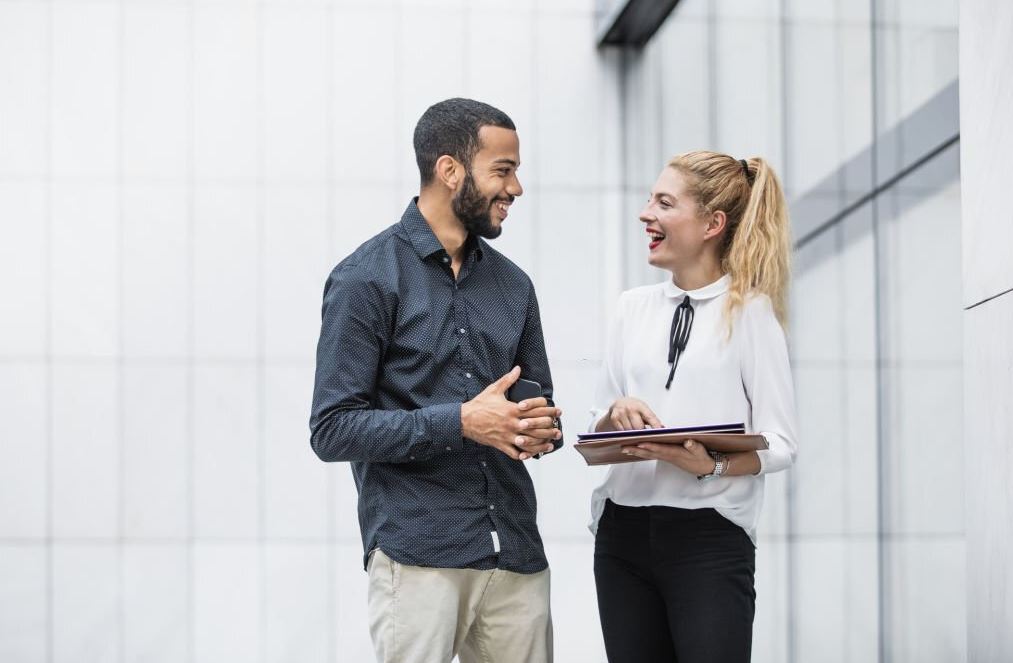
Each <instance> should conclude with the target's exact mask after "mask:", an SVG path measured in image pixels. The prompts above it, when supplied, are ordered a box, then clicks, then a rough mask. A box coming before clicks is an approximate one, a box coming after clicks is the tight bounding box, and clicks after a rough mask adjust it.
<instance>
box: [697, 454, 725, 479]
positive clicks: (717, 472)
mask: <svg viewBox="0 0 1013 663" xmlns="http://www.w3.org/2000/svg"><path fill="white" fill-rule="evenodd" d="M711 458H713V459H714V471H713V472H711V473H710V474H701V475H699V476H697V480H698V481H710V480H711V479H717V478H718V477H719V476H721V475H722V474H724V473H725V470H726V469H728V456H726V455H724V454H721V453H713V454H711Z"/></svg>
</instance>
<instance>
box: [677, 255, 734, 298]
mask: <svg viewBox="0 0 1013 663" xmlns="http://www.w3.org/2000/svg"><path fill="white" fill-rule="evenodd" d="M722 276H724V272H723V271H721V265H720V264H718V263H717V262H711V261H705V262H699V263H697V264H695V265H691V266H689V267H684V268H681V269H679V270H678V271H676V270H673V271H672V283H674V284H675V285H676V286H678V287H679V289H680V290H687V291H688V290H699V289H700V288H703V287H704V286H708V285H710V284H711V283H714V282H715V281H717V280H718V279H720V278H721V277H722Z"/></svg>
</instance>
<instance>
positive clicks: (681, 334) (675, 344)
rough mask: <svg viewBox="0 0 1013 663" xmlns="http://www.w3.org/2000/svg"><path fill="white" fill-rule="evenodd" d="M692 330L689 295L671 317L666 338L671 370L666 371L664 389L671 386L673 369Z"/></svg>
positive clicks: (691, 309)
mask: <svg viewBox="0 0 1013 663" xmlns="http://www.w3.org/2000/svg"><path fill="white" fill-rule="evenodd" d="M692 328H693V305H692V304H690V303H689V295H686V298H685V299H683V300H682V303H681V304H679V306H678V308H676V309H675V315H673V316H672V331H671V332H670V334H669V338H668V363H669V364H670V365H671V366H672V368H671V369H670V370H669V371H668V382H666V383H665V389H669V388H670V387H671V386H672V378H673V377H674V376H675V367H676V366H678V365H679V357H681V356H682V353H683V351H685V350H686V343H688V342H689V330H690V329H692Z"/></svg>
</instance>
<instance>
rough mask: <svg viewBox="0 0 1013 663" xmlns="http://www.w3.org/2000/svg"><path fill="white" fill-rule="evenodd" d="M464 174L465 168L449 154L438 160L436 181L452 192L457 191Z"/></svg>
mask: <svg viewBox="0 0 1013 663" xmlns="http://www.w3.org/2000/svg"><path fill="white" fill-rule="evenodd" d="M463 172H464V167H463V166H461V164H460V163H458V161H457V159H455V158H454V157H452V156H450V155H448V154H444V155H443V156H441V157H440V158H439V159H437V160H436V179H437V180H438V181H439V182H441V183H442V184H443V186H445V187H447V188H448V189H450V190H451V191H457V187H458V186H460V184H461V179H462V175H463Z"/></svg>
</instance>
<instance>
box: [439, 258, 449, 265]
mask: <svg viewBox="0 0 1013 663" xmlns="http://www.w3.org/2000/svg"><path fill="white" fill-rule="evenodd" d="M440 260H442V261H443V262H444V264H446V263H448V262H450V258H448V257H447V256H443V257H442V258H440Z"/></svg>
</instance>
